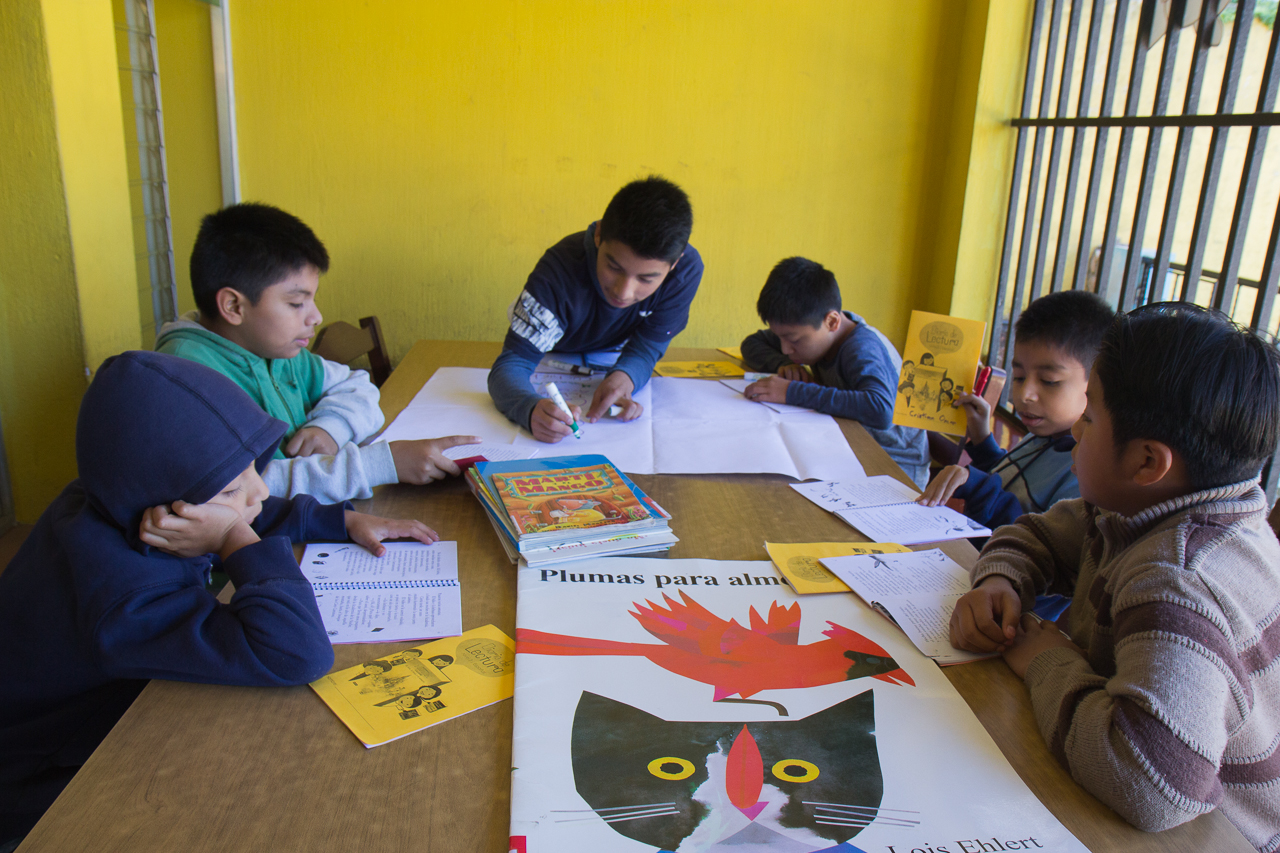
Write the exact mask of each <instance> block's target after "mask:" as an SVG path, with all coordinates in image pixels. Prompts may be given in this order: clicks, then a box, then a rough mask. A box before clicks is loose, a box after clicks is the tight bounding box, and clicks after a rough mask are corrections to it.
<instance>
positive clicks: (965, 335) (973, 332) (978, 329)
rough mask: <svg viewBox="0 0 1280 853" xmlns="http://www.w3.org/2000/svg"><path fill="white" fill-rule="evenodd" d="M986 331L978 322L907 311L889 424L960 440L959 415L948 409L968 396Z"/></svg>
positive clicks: (962, 424)
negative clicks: (955, 401)
mask: <svg viewBox="0 0 1280 853" xmlns="http://www.w3.org/2000/svg"><path fill="white" fill-rule="evenodd" d="M986 331H987V324H986V323H983V322H982V321H980V320H962V319H960V318H959V317H947V316H945V315H942V314H930V313H928V312H925V311H912V312H911V326H910V328H909V329H908V330H907V344H906V346H905V347H903V350H902V374H901V376H899V377H898V396H897V399H896V400H895V401H894V406H893V422H894V423H895V424H898V425H899V426H908V427H919V428H920V429H931V430H935V431H937V432H945V433H948V434H951V435H963V434H964V429H965V413H964V410H963V409H960V408H954V409H953V408H952V407H951V402H952V401H953V400H955V399H956V398H957V397H959V396H960V394H961V393H963V392H966V391H970V390H972V386H973V380H974V377H975V376H976V375H977V373H978V356H979V354H980V352H979V351H980V350H981V349H982V338H983V336H984V335H985V334H986Z"/></svg>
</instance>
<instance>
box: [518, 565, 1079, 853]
mask: <svg viewBox="0 0 1280 853" xmlns="http://www.w3.org/2000/svg"><path fill="white" fill-rule="evenodd" d="M518 587H519V598H518V605H517V614H516V650H517V656H516V687H515V722H514V740H513V746H512V766H513V770H512V784H511V850H513V851H518V853H550V852H551V851H555V853H562V851H566V850H590V851H594V853H609V852H610V851H618V853H624V852H625V851H634V853H659V851H669V853H757V851H759V852H760V853H763V852H764V851H771V853H818V851H823V853H858V851H863V853H873V851H874V853H910V851H912V850H929V849H932V850H934V851H941V850H947V851H949V853H953V851H962V850H974V851H977V850H986V849H1002V848H1001V847H995V848H992V847H989V846H984V845H991V844H992V840H993V839H995V840H996V841H997V842H998V843H999V844H1000V845H1002V847H1003V849H1005V850H1024V849H1025V850H1054V851H1073V853H1075V852H1076V851H1084V850H1085V848H1084V846H1083V845H1081V844H1080V842H1079V841H1077V840H1076V838H1075V837H1074V836H1072V835H1071V833H1070V832H1068V831H1067V830H1066V828H1065V827H1063V826H1062V825H1061V824H1060V823H1058V821H1057V820H1056V819H1055V818H1054V817H1053V816H1052V815H1051V814H1050V813H1049V811H1048V810H1047V809H1045V807H1044V806H1043V805H1042V804H1041V803H1040V801H1039V800H1037V799H1036V797H1035V796H1034V795H1033V794H1032V793H1031V792H1030V791H1029V790H1028V789H1027V787H1026V786H1025V785H1024V784H1023V783H1022V781H1021V780H1020V779H1019V778H1018V776H1017V774H1016V773H1015V772H1014V771H1013V769H1012V768H1011V767H1010V766H1009V764H1008V762H1007V761H1006V760H1005V759H1004V757H1003V756H1002V755H1001V754H1000V751H999V749H998V748H997V747H996V746H995V744H994V743H993V742H992V740H991V738H990V737H989V736H988V735H987V733H986V731H985V730H984V729H983V728H982V726H981V724H980V723H979V722H978V721H977V719H976V718H975V717H974V716H973V713H972V712H971V711H970V710H969V708H968V706H967V705H966V704H965V702H964V700H963V699H962V698H961V697H960V696H959V694H957V693H956V692H955V690H954V689H953V688H952V687H951V685H950V683H949V682H948V681H947V680H946V678H945V677H944V676H943V675H942V674H941V672H940V671H939V670H938V668H937V666H936V665H934V664H933V663H932V662H931V661H929V660H928V659H927V658H925V657H924V656H923V655H921V654H920V653H919V652H918V651H916V649H915V648H914V647H913V646H912V645H911V643H910V642H909V641H908V640H907V639H906V638H905V637H904V636H903V635H902V634H901V633H900V632H898V631H897V630H896V629H894V628H893V627H892V626H891V625H890V624H889V623H888V622H886V621H885V620H884V618H883V617H881V616H879V615H877V614H876V613H875V612H873V611H872V610H870V609H869V608H867V607H866V606H865V605H863V604H862V603H861V602H860V601H858V600H857V598H856V597H854V596H853V595H823V596H806V597H798V596H796V595H795V594H794V593H793V592H792V591H791V590H790V588H789V587H788V586H787V585H786V584H785V583H783V582H782V580H781V578H780V577H779V576H778V574H777V572H776V571H775V570H774V568H773V566H772V564H771V563H768V562H723V561H715V560H662V559H641V558H612V559H600V560H593V561H584V562H580V563H574V564H572V566H571V567H568V566H566V567H560V568H528V569H522V570H520V572H519V579H518Z"/></svg>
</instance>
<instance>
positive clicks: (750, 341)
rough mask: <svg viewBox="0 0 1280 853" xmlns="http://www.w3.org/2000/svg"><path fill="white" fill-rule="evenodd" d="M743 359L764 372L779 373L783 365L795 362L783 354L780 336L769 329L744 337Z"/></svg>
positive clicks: (754, 368)
mask: <svg viewBox="0 0 1280 853" xmlns="http://www.w3.org/2000/svg"><path fill="white" fill-rule="evenodd" d="M742 360H743V361H744V362H745V363H746V365H747V367H750V368H751V369H752V370H757V371H761V372H763V373H777V372H778V369H779V368H781V367H782V366H783V365H785V364H794V363H795V362H793V361H792V360H791V359H789V358H787V357H786V356H785V355H783V354H782V344H781V342H780V340H779V338H778V336H777V335H775V334H774V333H773V332H771V331H770V330H768V329H761V330H760V331H758V332H756V333H755V334H751V335H747V336H746V337H745V338H743V340H742Z"/></svg>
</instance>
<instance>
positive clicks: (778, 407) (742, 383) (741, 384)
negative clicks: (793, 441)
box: [720, 373, 818, 415]
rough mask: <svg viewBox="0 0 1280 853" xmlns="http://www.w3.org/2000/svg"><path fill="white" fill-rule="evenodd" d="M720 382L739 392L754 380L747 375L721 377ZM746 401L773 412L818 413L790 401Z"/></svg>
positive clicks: (783, 413) (782, 413) (781, 413)
mask: <svg viewBox="0 0 1280 853" xmlns="http://www.w3.org/2000/svg"><path fill="white" fill-rule="evenodd" d="M764 375H765V376H768V375H770V374H767V373H766V374H764ZM720 382H721V384H723V385H725V386H726V387H728V388H732V389H733V390H734V391H737V392H738V393H739V394H741V393H742V392H743V391H745V390H747V386H748V385H751V384H754V383H755V382H756V380H754V379H751V378H749V377H748V378H746V379H736V378H735V379H721V380H720ZM747 402H749V403H753V404H755V405H757V406H767V407H768V408H770V409H773V410H774V411H775V412H777V413H778V414H780V415H785V414H800V413H807V414H811V415H812V414H818V413H817V412H814V410H813V409H806V408H805V407H804V406H793V405H791V404H790V403H771V402H766V401H764V400H748V401H747Z"/></svg>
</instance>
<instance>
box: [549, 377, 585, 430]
mask: <svg viewBox="0 0 1280 853" xmlns="http://www.w3.org/2000/svg"><path fill="white" fill-rule="evenodd" d="M547 393H548V394H550V395H551V402H553V403H555V404H556V408H558V409H559V410H560V411H562V412H564V413H565V414H566V415H568V416H569V419H570V420H571V421H572V423H570V424H569V426H571V427H573V437H574V438H582V427H580V426H578V421H577V419H576V418H574V416H573V412H572V411H571V410H570V409H569V404H568V403H566V402H565V401H564V395H563V394H561V393H560V389H559V388H557V387H556V383H554V382H548V383H547Z"/></svg>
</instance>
